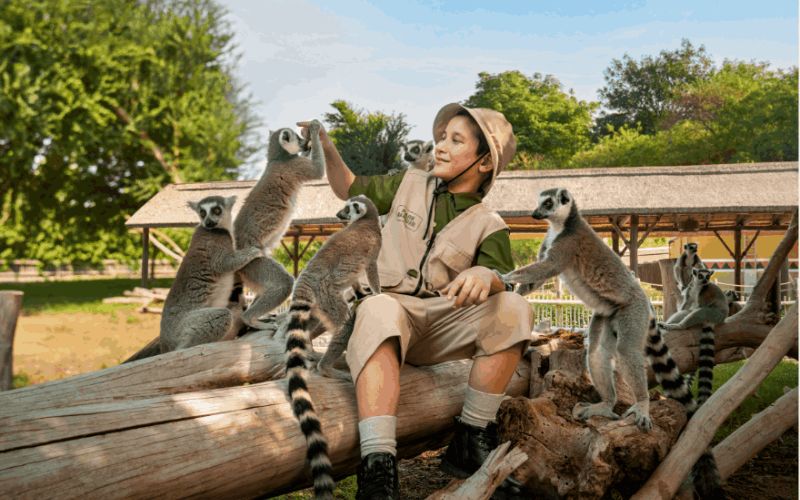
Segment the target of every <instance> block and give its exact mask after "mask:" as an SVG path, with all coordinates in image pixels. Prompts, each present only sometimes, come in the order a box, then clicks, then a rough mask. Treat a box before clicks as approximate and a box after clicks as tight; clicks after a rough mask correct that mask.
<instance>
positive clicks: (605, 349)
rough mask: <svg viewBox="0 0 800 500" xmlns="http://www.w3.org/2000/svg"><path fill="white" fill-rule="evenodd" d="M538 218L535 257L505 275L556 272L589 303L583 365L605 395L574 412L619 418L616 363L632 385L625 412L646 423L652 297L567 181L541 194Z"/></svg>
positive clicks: (517, 278)
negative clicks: (540, 232)
mask: <svg viewBox="0 0 800 500" xmlns="http://www.w3.org/2000/svg"><path fill="white" fill-rule="evenodd" d="M532 215H533V217H534V218H535V219H547V222H548V224H549V229H548V231H547V236H546V238H545V241H544V243H543V244H542V248H541V249H540V252H539V255H540V259H539V261H538V262H535V263H533V264H531V265H528V266H525V267H523V268H521V269H517V270H515V271H512V272H511V273H508V274H507V275H505V276H504V279H505V280H506V281H507V282H511V283H521V284H531V285H532V286H533V287H534V288H536V287H539V286H541V285H542V284H543V283H544V282H545V280H547V279H549V278H552V277H554V276H556V275H560V277H561V280H562V281H563V282H564V283H565V284H566V285H567V286H568V287H569V289H570V290H571V291H572V293H573V294H575V295H576V296H578V297H579V298H580V299H581V300H582V301H583V303H584V304H586V306H587V307H589V308H590V309H592V310H593V311H594V312H593V314H592V319H591V321H590V323H589V328H588V335H589V348H588V349H587V365H588V369H589V376H590V378H591V379H592V383H593V385H594V386H595V388H596V389H597V392H598V393H600V397H601V398H602V401H601V402H600V403H597V404H588V403H578V404H577V405H576V406H575V408H574V410H573V413H574V414H575V416H576V417H577V418H579V419H582V420H585V419H587V418H589V417H591V416H593V415H601V416H605V417H609V418H619V416H618V415H617V414H615V413H614V411H613V408H614V405H615V404H616V401H617V394H616V389H615V387H614V364H613V361H612V360H615V361H616V367H617V368H618V369H619V370H620V374H621V375H622V377H623V378H625V380H626V381H627V383H628V385H630V387H631V389H632V390H633V393H634V396H635V398H636V402H635V403H634V404H633V405H632V406H631V407H630V408H629V409H628V410H627V411H626V412H625V414H624V416H628V415H633V416H634V419H635V421H636V425H637V426H638V427H639V429H641V430H644V431H649V430H650V429H651V428H652V422H651V420H650V414H649V409H650V400H649V394H648V391H647V374H646V367H645V343H646V341H647V337H648V335H647V333H648V327H649V325H650V324H651V319H653V314H652V308H651V306H650V301H649V300H648V299H647V296H646V295H645V293H644V291H643V290H642V288H641V287H640V286H639V284H638V283H637V282H636V279H635V278H634V277H633V276H631V273H630V271H628V269H627V268H626V267H625V265H624V264H623V263H622V261H621V260H620V258H619V256H618V255H617V254H616V253H614V251H613V250H611V248H609V246H608V245H606V244H605V243H604V242H603V240H602V239H600V237H598V236H597V234H596V233H595V232H594V231H593V230H592V228H591V227H590V226H589V225H588V224H587V223H586V221H584V220H583V218H582V217H581V216H580V214H579V213H578V207H577V205H576V204H575V201H574V198H573V196H572V195H571V194H570V193H569V192H568V191H567V190H566V189H549V190H546V191H543V192H542V193H540V194H539V206H538V208H537V209H536V210H535V211H534V212H533V214H532Z"/></svg>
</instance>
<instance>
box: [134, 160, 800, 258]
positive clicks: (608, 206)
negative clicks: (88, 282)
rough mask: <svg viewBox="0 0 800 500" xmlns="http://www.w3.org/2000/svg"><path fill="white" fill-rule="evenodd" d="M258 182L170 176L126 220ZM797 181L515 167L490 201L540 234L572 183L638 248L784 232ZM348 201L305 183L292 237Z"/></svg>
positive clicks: (520, 226)
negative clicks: (679, 239) (537, 214)
mask: <svg viewBox="0 0 800 500" xmlns="http://www.w3.org/2000/svg"><path fill="white" fill-rule="evenodd" d="M253 185H255V181H224V182H207V183H193V184H170V185H168V186H166V187H165V188H163V189H162V190H161V191H160V192H159V193H158V194H156V195H155V196H154V197H153V198H151V199H150V200H149V201H147V203H145V204H144V206H142V207H141V208H140V209H139V210H138V211H137V212H136V213H135V214H134V215H133V216H132V217H131V218H130V219H129V220H128V221H127V222H126V226H127V227H129V228H132V229H133V228H142V229H144V230H145V231H144V232H145V233H146V232H147V229H148V228H158V227H189V226H194V225H196V224H197V216H196V215H195V214H194V212H192V211H191V210H190V209H189V208H188V207H187V206H186V202H187V201H189V200H199V199H201V198H203V197H205V196H209V195H213V194H217V195H224V196H230V195H236V196H237V197H238V200H239V201H238V202H237V207H238V206H241V202H242V201H243V200H244V199H245V197H246V196H247V193H249V191H250V189H251V188H252V187H253ZM797 186H798V164H797V162H780V163H746V164H731V165H691V166H660V167H624V168H623V167H618V168H592V169H570V170H535V171H513V172H503V173H502V174H500V176H499V177H498V179H497V181H496V182H495V183H494V187H493V188H492V191H491V193H490V194H489V196H488V197H487V198H486V200H485V202H486V204H487V205H488V206H490V207H491V208H492V209H494V210H496V211H497V212H498V213H499V214H500V215H501V216H502V217H503V218H504V219H505V221H506V223H507V224H508V225H509V226H510V228H511V231H512V232H514V233H543V232H545V231H546V230H547V225H546V223H544V222H542V221H535V220H533V219H532V218H531V217H530V213H531V212H532V211H533V209H534V208H535V207H536V204H537V195H538V193H539V192H540V191H542V190H545V189H548V188H552V187H565V188H567V189H569V190H570V192H572V193H573V195H574V196H575V198H576V200H577V202H578V206H579V207H580V209H581V211H582V213H583V214H584V217H585V218H586V219H587V220H588V222H589V223H590V224H591V225H592V227H594V228H595V230H596V231H598V232H600V233H606V234H611V235H612V238H613V239H614V241H615V244H616V245H617V248H618V243H617V242H618V239H620V238H621V239H622V241H623V242H624V244H625V246H626V247H629V248H630V250H631V253H632V254H633V253H635V251H636V248H637V247H638V244H636V245H633V244H632V242H634V241H638V240H640V239H642V240H643V239H644V237H645V236H654V235H672V234H676V233H679V232H692V233H715V232H717V233H718V232H719V231H738V232H739V233H740V232H741V231H743V230H744V231H747V230H753V231H784V230H786V228H787V227H788V225H789V221H790V219H791V214H792V211H793V210H794V208H795V207H797V205H798V192H797ZM341 207H342V202H341V200H339V199H337V198H336V197H335V196H334V194H333V192H332V191H331V189H330V187H329V186H328V183H327V182H326V181H319V182H312V183H309V184H307V185H306V186H304V187H303V188H302V190H301V191H300V194H299V196H298V206H297V211H296V213H295V216H294V219H293V220H292V223H291V226H290V228H289V231H288V232H287V234H286V236H287V237H295V239H296V240H297V239H299V238H304V239H305V238H310V237H318V236H326V235H330V234H332V233H334V232H336V231H337V230H339V229H340V228H341V224H340V223H339V222H338V221H337V219H336V218H335V217H334V214H335V213H336V212H337V211H338V210H339V209H340V208H341ZM640 231H641V232H640ZM626 235H627V236H626ZM623 252H624V249H623ZM733 253H734V252H732V254H733ZM631 257H632V262H631V265H632V267H635V265H636V264H635V258H634V255H631ZM734 258H736V256H734Z"/></svg>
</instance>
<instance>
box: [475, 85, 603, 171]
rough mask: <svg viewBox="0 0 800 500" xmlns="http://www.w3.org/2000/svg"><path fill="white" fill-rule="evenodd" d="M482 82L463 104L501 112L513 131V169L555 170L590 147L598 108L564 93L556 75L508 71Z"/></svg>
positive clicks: (594, 104) (570, 93)
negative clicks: (592, 114) (514, 147)
mask: <svg viewBox="0 0 800 500" xmlns="http://www.w3.org/2000/svg"><path fill="white" fill-rule="evenodd" d="M478 78H479V80H478V83H477V85H476V92H475V93H474V94H473V95H472V96H470V98H469V99H467V100H466V102H465V103H464V104H465V105H466V106H470V107H483V108H491V109H495V110H497V111H500V112H501V113H503V114H504V115H505V116H506V118H507V119H508V121H509V122H510V123H511V125H512V126H513V127H514V135H516V137H517V155H518V156H517V158H516V159H515V161H513V162H512V164H511V165H510V166H509V169H515V168H516V169H522V168H528V169H530V168H553V167H556V168H557V167H559V166H562V165H563V164H564V163H566V162H567V160H569V158H570V157H572V155H574V154H575V153H576V152H578V151H581V150H583V149H586V148H587V147H588V146H589V144H590V130H591V126H592V117H591V113H592V110H594V109H595V107H596V103H591V102H589V103H587V102H584V101H579V100H578V99H577V98H576V97H575V96H574V95H573V94H572V92H571V91H570V92H569V93H566V92H564V91H563V90H562V88H561V83H560V82H559V81H558V80H557V79H556V78H554V77H553V76H550V75H547V76H542V75H541V74H539V73H536V74H534V75H533V76H531V77H527V76H525V75H523V74H522V73H521V72H519V71H506V72H504V73H499V74H496V75H492V74H489V73H486V72H482V73H480V74H479V75H478Z"/></svg>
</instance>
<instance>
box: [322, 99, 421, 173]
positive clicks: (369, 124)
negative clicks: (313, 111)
mask: <svg viewBox="0 0 800 500" xmlns="http://www.w3.org/2000/svg"><path fill="white" fill-rule="evenodd" d="M331 106H332V107H333V108H334V109H335V110H336V111H335V112H333V113H326V114H325V121H326V122H327V124H328V126H329V127H330V128H331V130H330V131H329V135H330V137H331V140H332V141H333V142H334V144H336V148H337V149H338V150H339V153H340V154H341V155H342V159H343V160H344V162H345V163H346V164H347V166H348V167H349V168H350V170H352V171H353V173H355V174H356V175H382V174H385V173H387V172H388V171H389V170H391V169H393V168H400V167H401V166H402V162H401V161H400V146H401V144H402V143H403V142H404V141H405V140H406V137H408V132H409V131H410V130H411V127H410V126H409V125H408V124H407V123H406V121H405V116H404V115H403V114H402V113H401V114H390V115H387V114H385V113H381V112H375V113H369V112H366V111H363V110H358V109H356V108H354V107H353V106H352V105H351V104H350V103H348V102H345V101H341V100H339V101H334V102H333V103H331Z"/></svg>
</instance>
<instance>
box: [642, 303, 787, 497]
mask: <svg viewBox="0 0 800 500" xmlns="http://www.w3.org/2000/svg"><path fill="white" fill-rule="evenodd" d="M796 343H797V304H794V305H793V306H792V307H791V308H790V309H789V311H788V312H787V314H786V316H785V317H784V318H783V320H781V322H780V323H778V324H777V325H776V326H775V328H773V329H772V331H771V332H770V334H769V335H768V336H767V338H766V339H765V340H764V342H763V343H762V344H761V346H760V347H759V348H758V349H756V351H755V352H754V353H753V355H752V356H751V357H750V359H749V360H748V362H747V363H746V364H745V365H744V366H743V367H742V368H741V369H740V370H739V371H738V372H736V374H735V375H734V376H733V377H731V378H730V379H729V380H728V381H727V382H726V383H725V384H724V385H723V386H722V387H720V388H719V389H718V390H717V391H716V392H715V393H714V394H712V395H711V397H710V398H709V399H708V401H706V403H705V404H704V405H703V406H701V407H700V409H699V410H698V411H697V413H695V415H694V416H693V417H692V419H691V420H690V421H689V423H688V424H687V426H686V428H685V429H684V431H683V434H682V435H681V437H680V439H678V442H677V443H676V444H675V446H673V447H672V450H671V451H670V453H669V454H668V455H667V457H666V458H665V459H664V461H663V462H661V465H659V466H658V468H657V469H656V471H655V473H654V474H653V475H652V476H650V479H648V481H647V483H645V485H644V486H643V487H642V489H640V490H639V491H638V492H637V493H636V495H634V496H633V497H632V498H633V499H634V500H636V499H638V500H642V499H651V498H662V499H665V500H666V499H671V498H672V497H673V496H674V495H675V493H676V492H677V491H678V488H679V487H680V484H681V482H683V479H684V478H685V477H686V475H687V474H688V473H689V471H690V470H691V468H692V466H693V465H694V463H695V462H697V459H698V458H700V455H701V454H702V453H703V451H704V450H705V448H706V447H707V446H708V445H709V443H710V442H711V439H712V438H713V437H714V433H715V432H716V431H717V429H718V428H719V426H720V425H721V424H722V423H723V422H724V421H725V419H726V418H728V415H730V413H731V412H732V411H733V410H735V409H736V408H737V407H738V406H739V405H740V404H741V403H742V401H744V400H745V399H746V398H747V397H748V396H749V395H750V394H752V393H753V392H755V390H756V389H757V388H758V385H759V384H760V383H761V382H762V381H763V380H764V379H765V378H766V376H767V375H768V374H769V372H771V371H772V369H773V368H774V367H775V365H777V364H778V363H779V362H780V360H781V358H783V356H784V354H786V352H787V351H788V350H789V349H790V348H791V347H792V345H794V344H796Z"/></svg>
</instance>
